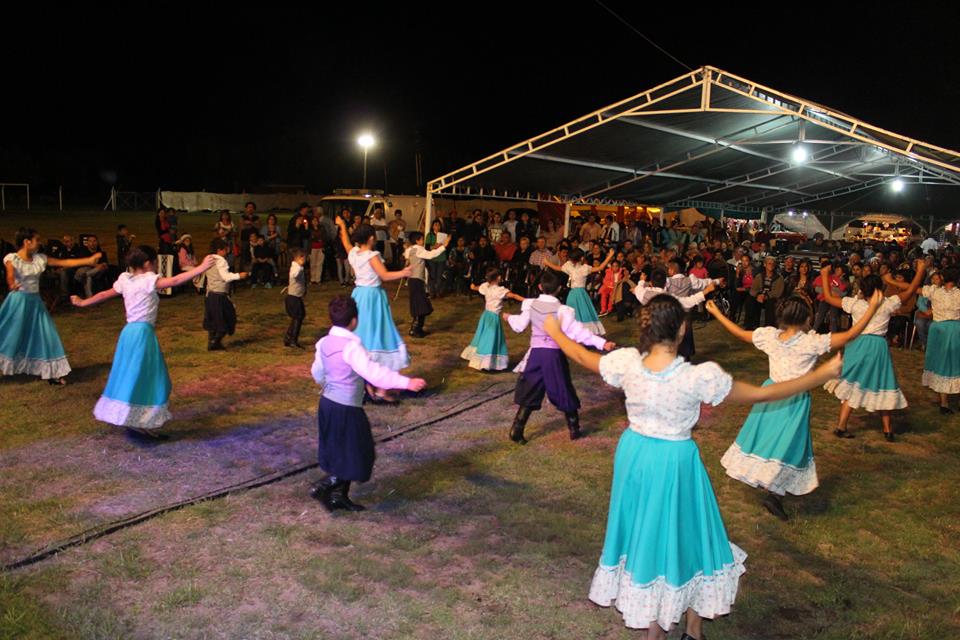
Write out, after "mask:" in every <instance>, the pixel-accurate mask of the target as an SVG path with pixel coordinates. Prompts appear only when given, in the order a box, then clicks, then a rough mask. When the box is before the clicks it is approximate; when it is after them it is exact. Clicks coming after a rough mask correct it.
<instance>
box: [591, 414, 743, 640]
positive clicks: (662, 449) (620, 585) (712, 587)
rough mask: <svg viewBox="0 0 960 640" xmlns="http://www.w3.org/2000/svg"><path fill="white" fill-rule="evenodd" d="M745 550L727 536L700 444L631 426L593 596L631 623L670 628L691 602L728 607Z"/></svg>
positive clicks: (708, 611)
mask: <svg viewBox="0 0 960 640" xmlns="http://www.w3.org/2000/svg"><path fill="white" fill-rule="evenodd" d="M746 557H747V555H746V553H744V552H743V551H742V550H741V549H740V548H739V547H737V546H736V545H734V544H732V543H731V542H730V540H728V539H727V531H726V528H725V527H724V525H723V519H722V518H721V516H720V508H719V506H718V505H717V499H716V496H715V495H714V493H713V487H712V486H711V484H710V478H709V477H708V476H707V471H706V469H705V468H704V466H703V462H702V461H701V459H700V451H699V449H698V448H697V444H696V443H695V442H694V441H693V440H689V439H688V440H661V439H658V438H650V437H647V436H644V435H641V434H639V433H637V432H635V431H632V430H630V429H627V430H626V431H625V432H624V434H623V435H622V436H621V437H620V443H619V444H618V445H617V452H616V455H615V457H614V462H613V485H612V488H611V492H610V513H609V515H608V517H607V533H606V538H605V539H604V543H603V552H602V554H601V556H600V565H599V567H597V570H596V572H595V573H594V576H593V582H592V584H591V586H590V600H592V601H593V602H595V603H596V604H598V605H600V606H604V607H606V606H610V605H611V604H613V605H615V606H616V608H617V610H619V611H620V612H621V613H622V614H623V619H624V623H625V624H626V626H628V627H631V628H634V629H646V628H648V627H649V626H650V623H651V622H654V621H655V622H656V623H657V624H659V625H660V626H661V627H662V628H664V629H667V630H669V629H670V627H671V626H672V625H674V624H676V623H677V622H678V621H679V620H680V616H682V615H683V613H684V612H685V611H686V610H687V609H688V608H691V607H692V608H693V609H694V611H696V612H697V613H699V614H700V615H701V616H703V617H705V618H713V617H716V616H718V615H723V614H726V613H729V612H730V607H731V605H733V603H734V600H735V599H736V595H737V587H738V584H739V580H740V576H741V575H742V574H743V573H744V571H745V569H744V566H743V562H744V560H745V559H746Z"/></svg>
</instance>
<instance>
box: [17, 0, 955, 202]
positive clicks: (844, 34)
mask: <svg viewBox="0 0 960 640" xmlns="http://www.w3.org/2000/svg"><path fill="white" fill-rule="evenodd" d="M334 4H336V6H339V7H341V8H336V7H335V6H334ZM607 4H608V6H610V7H611V8H612V9H614V10H615V11H617V12H618V13H620V14H621V15H622V16H623V17H624V18H625V19H627V20H628V21H629V22H630V23H632V24H633V25H635V26H636V27H637V28H638V29H640V30H641V31H643V32H644V33H645V34H646V35H648V36H649V37H651V38H652V39H654V40H655V41H657V42H658V43H659V44H661V45H662V46H663V47H664V48H666V49H667V50H669V51H671V52H672V53H673V54H674V55H676V56H677V57H678V58H679V59H680V60H682V61H683V62H685V63H686V64H687V65H689V66H691V67H698V66H701V65H703V64H712V65H715V66H718V67H720V68H722V69H726V70H729V71H731V72H733V73H737V74H739V75H742V76H746V77H747V78H749V79H751V80H755V81H757V82H761V83H764V84H767V85H770V86H772V87H774V88H776V89H779V90H781V91H785V92H787V93H793V94H796V95H799V96H801V97H804V98H807V99H810V100H814V101H816V102H820V103H823V104H826V105H827V106H830V107H832V108H835V109H838V110H840V111H843V112H846V113H848V114H850V115H853V116H855V117H858V118H862V119H864V120H866V121H868V122H870V123H872V124H876V125H879V126H881V127H884V128H888V129H891V130H893V131H896V132H899V133H902V134H906V135H909V136H913V137H916V138H919V139H921V140H925V141H929V142H932V143H934V144H937V145H940V146H945V147H948V148H954V149H958V148H960V124H958V123H957V119H956V112H957V104H958V103H960V80H958V78H960V74H958V71H960V64H958V63H960V54H958V47H957V46H956V44H955V42H956V35H957V34H956V25H957V21H956V19H955V18H953V17H952V12H951V11H950V10H949V9H941V11H942V13H941V14H939V15H937V13H936V12H934V11H930V10H919V9H912V8H911V7H912V5H909V4H890V5H882V4H877V5H874V6H873V7H871V8H870V9H869V13H863V12H846V11H841V10H838V9H837V7H839V6H840V5H836V6H829V5H823V4H819V5H818V4H814V5H807V6H808V7H810V8H811V11H810V12H806V11H804V9H803V8H802V7H803V5H797V4H793V5H791V8H790V9H789V10H788V11H783V10H779V9H771V5H770V4H769V3H768V4H765V5H758V6H757V8H755V9H750V10H746V9H739V8H738V10H737V11H729V10H727V11H724V10H723V8H724V6H726V7H729V6H731V5H730V4H729V3H723V5H720V4H719V3H718V7H719V8H718V9H717V10H715V11H712V12H711V11H703V10H700V9H694V8H693V7H692V6H691V7H690V8H688V9H680V10H677V11H676V13H674V14H673V15H666V14H663V15H661V14H651V13H650V9H649V3H640V2H629V3H627V2H619V1H615V0H610V1H609V2H608V3H607ZM534 5H535V3H521V2H509V3H507V2H503V3H499V2H488V3H447V4H443V5H436V6H433V7H430V6H429V5H427V4H426V3H420V4H417V3H402V4H398V3H391V6H392V7H393V8H378V6H377V4H376V3H359V2H352V3H350V2H345V3H313V4H312V5H310V6H311V8H304V7H283V6H282V5H280V4H278V3H262V4H261V6H260V8H259V9H256V10H252V9H245V8H240V7H239V5H229V6H228V5H223V6H221V7H216V6H214V5H201V4H199V3H195V4H193V5H184V6H181V7H178V6H177V5H174V4H154V5H149V6H150V7H151V9H150V13H145V12H144V10H143V9H139V10H134V9H132V8H130V6H131V5H123V6H117V7H115V8H112V9H104V8H96V9H95V8H93V7H92V6H90V5H84V6H82V7H80V8H76V9H71V10H69V12H66V13H65V12H63V11H62V10H61V9H59V8H58V9H56V11H54V10H53V9H52V8H50V9H45V10H39V11H38V12H37V13H33V14H29V15H28V14H20V15H17V14H12V15H11V14H7V15H6V17H5V18H4V20H3V22H4V23H5V24H4V25H3V26H2V28H0V53H2V56H3V58H2V59H3V60H4V72H3V74H2V75H0V96H2V99H0V105H2V106H0V115H2V118H0V181H4V180H6V181H20V180H24V181H29V182H31V183H32V184H33V185H34V188H35V189H36V190H37V191H38V192H39V191H42V190H44V189H48V190H51V191H52V190H55V188H56V185H57V184H63V185H65V188H66V189H67V190H68V191H69V192H71V193H73V194H81V195H82V196H83V197H88V198H90V199H92V200H93V199H100V194H105V193H106V192H107V191H108V189H109V185H110V184H111V183H112V182H113V181H115V182H116V185H117V186H118V187H119V188H121V189H125V190H140V191H152V190H155V189H156V188H158V187H162V188H164V189H175V190H200V189H206V190H210V191H235V190H240V189H246V190H248V191H253V190H255V189H256V188H257V187H258V186H260V185H265V184H303V185H306V186H307V187H308V188H309V189H310V190H311V191H312V192H314V193H319V192H325V191H328V190H330V189H332V188H334V187H346V186H359V184H360V182H361V173H362V154H361V152H360V150H359V148H358V147H357V145H356V143H355V139H356V136H357V134H358V133H359V132H360V131H361V130H362V129H370V130H372V131H373V132H374V133H375V135H376V136H377V138H378V140H379V143H380V144H379V146H378V147H377V148H375V149H374V150H372V152H371V155H370V179H369V185H370V186H372V187H383V182H384V167H386V173H387V179H388V185H387V186H388V187H389V190H390V191H391V192H393V193H411V192H414V191H415V190H418V189H417V184H416V180H415V174H414V154H415V153H416V152H417V151H419V152H420V153H421V154H422V157H423V170H424V178H425V179H429V178H433V177H436V176H438V175H440V174H442V173H446V172H447V171H449V170H452V169H455V168H457V167H459V166H461V165H463V164H466V163H468V162H470V161H473V160H477V159H479V158H481V157H483V156H485V155H487V154H489V153H492V152H494V151H497V150H499V149H501V148H503V147H506V146H508V145H510V144H513V143H515V142H518V141H520V140H523V139H525V138H528V137H531V136H533V135H536V134H538V133H541V132H543V131H546V130H547V129H549V128H551V127H554V126H556V125H559V124H562V123H563V122H565V121H567V120H570V119H573V118H575V117H577V116H580V115H582V114H584V113H587V112H589V111H592V110H594V109H597V108H599V107H601V106H603V105H605V104H608V103H611V102H614V101H616V100H619V99H622V98H625V97H627V96H629V95H632V94H634V93H638V92H640V91H643V90H645V89H648V88H650V87H652V86H653V85H655V84H659V83H660V82H663V81H665V80H668V79H670V78H673V77H675V76H678V75H681V74H682V73H684V71H685V69H684V68H683V67H681V66H680V65H679V64H677V63H676V62H674V61H673V60H671V59H669V58H668V57H666V56H665V55H663V54H662V53H660V52H659V51H657V50H656V49H654V48H653V47H651V46H650V45H649V44H647V43H646V42H645V41H644V40H643V39H642V38H640V37H639V36H637V35H636V34H634V33H633V32H631V31H630V30H629V29H628V28H627V27H625V26H624V25H622V24H621V23H619V22H618V21H617V20H616V19H615V18H614V17H613V16H611V15H610V14H609V13H607V12H606V11H605V10H604V9H602V8H601V7H600V6H599V5H597V4H596V3H595V2H593V1H592V0H581V1H579V2H573V3H570V4H560V3H542V4H539V3H536V6H534ZM143 6H144V7H146V6H148V5H143ZM675 6H677V7H682V5H680V4H676V5H675ZM737 6H738V7H741V6H746V5H743V4H738V5H737ZM354 8H355V9H354ZM831 13H832V14H833V15H832V17H833V18H834V20H835V22H831V20H830V18H831ZM419 191H421V192H422V187H421V188H420V189H419Z"/></svg>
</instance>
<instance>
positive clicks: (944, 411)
mask: <svg viewBox="0 0 960 640" xmlns="http://www.w3.org/2000/svg"><path fill="white" fill-rule="evenodd" d="M940 413H942V414H943V415H948V414H951V413H953V409H951V408H950V407H940Z"/></svg>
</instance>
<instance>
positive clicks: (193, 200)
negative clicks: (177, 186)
mask: <svg viewBox="0 0 960 640" xmlns="http://www.w3.org/2000/svg"><path fill="white" fill-rule="evenodd" d="M319 200H320V196H318V195H313V194H310V193H210V192H207V191H161V192H160V204H161V205H163V206H164V207H173V208H174V209H178V210H181V211H221V210H223V209H226V210H227V211H243V207H244V205H245V204H246V203H247V202H254V203H256V205H257V210H258V211H270V210H272V209H285V210H287V211H292V210H294V209H296V208H297V207H298V206H299V205H300V203H301V202H308V203H310V204H311V205H314V204H316V203H317V202H318V201H319Z"/></svg>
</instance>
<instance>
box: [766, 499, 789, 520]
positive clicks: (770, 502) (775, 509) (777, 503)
mask: <svg viewBox="0 0 960 640" xmlns="http://www.w3.org/2000/svg"><path fill="white" fill-rule="evenodd" d="M760 504H761V505H763V508H764V509H766V510H767V511H769V512H770V513H771V514H772V515H775V516H776V517H778V518H780V519H781V520H783V521H784V522H786V521H787V520H789V519H790V516H788V515H787V512H786V511H784V510H783V502H782V501H781V500H780V496H778V495H776V494H773V493H769V492H768V493H767V495H765V496H764V497H763V500H761V501H760Z"/></svg>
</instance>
